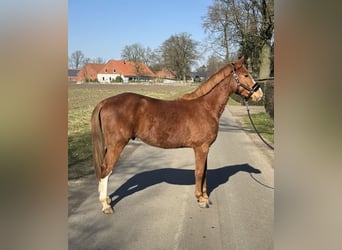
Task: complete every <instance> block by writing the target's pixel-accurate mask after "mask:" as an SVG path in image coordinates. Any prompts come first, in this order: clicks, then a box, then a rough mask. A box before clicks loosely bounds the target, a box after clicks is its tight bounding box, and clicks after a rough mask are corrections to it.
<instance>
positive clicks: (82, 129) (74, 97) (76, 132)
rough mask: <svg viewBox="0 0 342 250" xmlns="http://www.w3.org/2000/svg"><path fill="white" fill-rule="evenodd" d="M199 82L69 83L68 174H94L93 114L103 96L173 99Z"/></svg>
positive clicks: (69, 175)
mask: <svg viewBox="0 0 342 250" xmlns="http://www.w3.org/2000/svg"><path fill="white" fill-rule="evenodd" d="M195 88H196V86H160V85H159V86H158V85H156V86H150V85H114V84H80V85H78V84H69V86H68V177H69V179H77V178H80V177H82V176H85V175H88V174H93V173H94V171H93V164H92V148H91V134H90V116H91V113H92V111H93V108H94V107H95V105H96V104H97V103H98V102H100V101H101V100H103V99H105V98H107V97H110V96H113V95H116V94H119V93H123V92H128V91H129V92H135V93H139V94H143V95H147V96H151V97H154V98H159V99H174V98H176V97H177V96H179V95H181V94H184V93H187V92H190V91H192V90H193V89H195Z"/></svg>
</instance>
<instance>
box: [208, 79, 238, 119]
mask: <svg viewBox="0 0 342 250" xmlns="http://www.w3.org/2000/svg"><path fill="white" fill-rule="evenodd" d="M232 80H233V74H230V75H229V76H227V77H226V78H225V79H223V80H222V81H221V82H220V83H218V84H217V85H216V86H215V87H214V88H213V89H212V90H211V91H210V92H209V93H208V94H207V95H205V96H203V98H204V102H205V105H206V106H207V107H208V109H209V110H210V111H211V112H212V114H213V115H214V116H216V117H217V118H220V117H221V115H222V112H223V111H224V108H225V106H226V104H227V102H228V99H229V96H230V95H231V94H232V93H233V90H232V86H231V85H232Z"/></svg>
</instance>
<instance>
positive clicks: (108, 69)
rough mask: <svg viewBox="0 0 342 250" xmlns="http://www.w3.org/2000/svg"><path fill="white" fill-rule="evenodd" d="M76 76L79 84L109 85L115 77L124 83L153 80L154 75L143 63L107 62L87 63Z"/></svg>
mask: <svg viewBox="0 0 342 250" xmlns="http://www.w3.org/2000/svg"><path fill="white" fill-rule="evenodd" d="M77 76H78V78H77V81H78V82H79V83H82V82H87V81H98V82H100V83H111V82H115V80H116V78H117V77H121V79H122V81H123V82H124V83H127V82H128V81H134V80H138V81H150V80H153V79H155V74H154V73H153V72H152V70H151V69H150V68H149V67H148V66H147V65H146V64H145V63H143V62H132V61H124V60H109V61H108V62H107V63H106V64H94V63H88V64H86V65H85V66H84V67H83V68H82V69H81V70H80V72H79V74H78V75H77Z"/></svg>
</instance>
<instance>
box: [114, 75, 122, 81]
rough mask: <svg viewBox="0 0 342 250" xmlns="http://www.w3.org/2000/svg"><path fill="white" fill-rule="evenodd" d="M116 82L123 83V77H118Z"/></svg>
mask: <svg viewBox="0 0 342 250" xmlns="http://www.w3.org/2000/svg"><path fill="white" fill-rule="evenodd" d="M115 82H123V79H122V77H121V76H117V77H116V78H115Z"/></svg>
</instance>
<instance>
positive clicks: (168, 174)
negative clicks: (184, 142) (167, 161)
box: [109, 164, 261, 207]
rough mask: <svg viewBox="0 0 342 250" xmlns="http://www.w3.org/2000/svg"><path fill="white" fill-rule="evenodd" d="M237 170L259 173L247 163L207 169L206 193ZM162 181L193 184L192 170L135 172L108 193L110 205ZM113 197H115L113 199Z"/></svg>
mask: <svg viewBox="0 0 342 250" xmlns="http://www.w3.org/2000/svg"><path fill="white" fill-rule="evenodd" d="M238 172H247V173H255V174H260V173H261V171H260V170H259V169H256V168H253V167H252V166H250V165H249V164H239V165H232V166H225V167H222V168H218V169H209V170H208V171H207V192H208V195H210V193H211V192H212V191H214V190H215V189H216V188H217V187H219V186H220V185H222V184H224V183H226V182H227V181H228V180H229V178H230V177H231V176H233V175H235V174H236V173H238ZM162 182H166V183H169V184H174V185H194V184H195V175H194V170H189V169H174V168H162V169H156V170H151V171H145V172H142V173H139V174H136V175H134V176H133V177H131V178H130V179H128V180H127V181H126V182H125V183H124V184H122V185H121V186H120V187H119V188H118V189H117V190H116V191H114V192H113V193H112V194H110V196H109V197H110V198H111V200H112V202H111V204H110V205H111V206H112V207H113V206H115V205H116V204H117V203H118V202H120V201H121V200H122V199H124V198H125V197H127V196H130V195H132V194H134V193H136V192H139V191H141V190H144V189H145V188H148V187H151V186H153V185H156V184H160V183H162ZM114 197H116V198H115V199H113V198H114Z"/></svg>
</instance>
